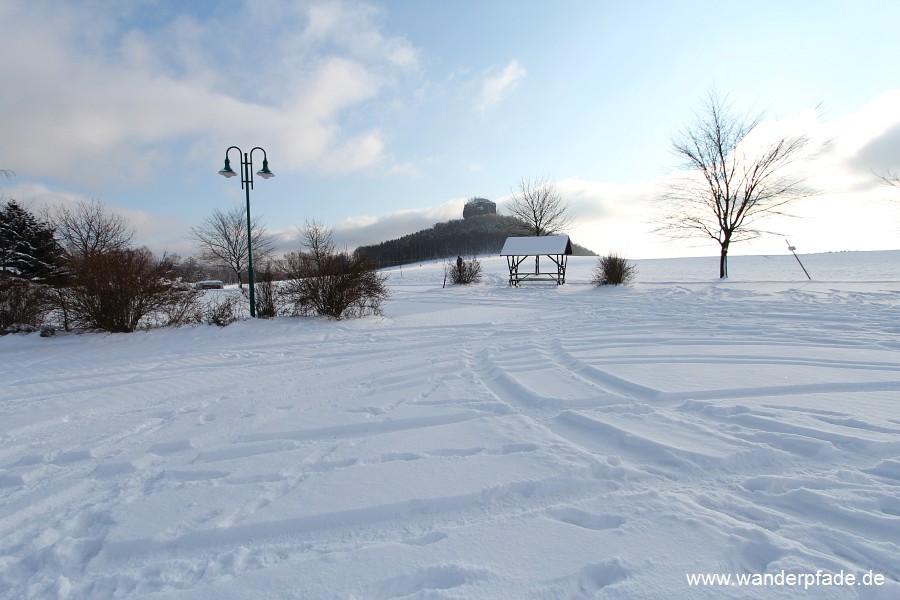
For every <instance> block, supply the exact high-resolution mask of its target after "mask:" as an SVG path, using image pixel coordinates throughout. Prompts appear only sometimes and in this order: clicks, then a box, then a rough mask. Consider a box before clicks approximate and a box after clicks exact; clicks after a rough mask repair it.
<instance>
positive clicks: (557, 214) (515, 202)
mask: <svg viewBox="0 0 900 600" xmlns="http://www.w3.org/2000/svg"><path fill="white" fill-rule="evenodd" d="M507 208H508V209H509V212H510V214H511V215H512V216H513V217H515V218H516V219H518V220H519V221H521V222H522V225H523V228H524V229H525V230H526V231H527V232H528V233H530V234H531V235H554V234H556V233H562V232H564V231H566V230H567V229H569V228H570V227H571V226H572V222H573V218H572V216H571V214H570V211H569V204H568V202H566V201H565V200H563V197H562V195H561V194H560V193H559V191H558V190H557V189H556V184H555V183H554V182H552V181H550V180H549V179H548V178H547V177H535V178H534V179H522V180H521V181H520V182H519V188H518V190H515V191H513V194H512V198H511V200H510V202H509V204H508V205H507Z"/></svg>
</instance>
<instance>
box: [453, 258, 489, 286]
mask: <svg viewBox="0 0 900 600" xmlns="http://www.w3.org/2000/svg"><path fill="white" fill-rule="evenodd" d="M448 276H449V279H450V281H451V282H452V283H453V284H456V285H468V284H470V283H478V282H479V281H481V261H479V260H478V259H477V258H475V257H474V256H473V257H471V258H470V259H468V260H462V259H460V258H457V259H456V260H455V261H454V260H450V259H448V260H447V263H446V264H445V265H444V279H445V281H446V279H447V278H448Z"/></svg>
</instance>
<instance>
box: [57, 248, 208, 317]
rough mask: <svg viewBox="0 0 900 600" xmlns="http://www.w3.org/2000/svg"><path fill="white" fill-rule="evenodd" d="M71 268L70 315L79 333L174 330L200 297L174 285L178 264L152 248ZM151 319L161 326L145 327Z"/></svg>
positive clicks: (94, 257)
mask: <svg viewBox="0 0 900 600" xmlns="http://www.w3.org/2000/svg"><path fill="white" fill-rule="evenodd" d="M70 267H71V269H70V273H71V284H70V286H69V288H68V294H67V296H68V300H67V301H68V305H69V306H68V312H69V318H70V319H71V321H72V323H73V324H74V325H75V326H76V327H78V328H83V329H93V330H99V331H108V332H112V333H128V332H131V331H135V330H136V329H138V327H139V326H141V325H142V324H143V325H145V326H150V325H153V324H168V323H169V322H170V321H171V317H173V316H174V315H176V314H177V313H180V314H187V312H188V311H186V310H185V308H184V307H185V305H186V304H188V305H189V303H190V301H191V299H192V298H193V297H195V296H194V292H193V290H191V289H190V288H189V287H188V286H182V285H178V284H176V283H175V282H173V281H171V280H170V279H168V275H169V273H170V271H171V269H172V261H171V260H170V259H168V258H166V257H163V258H162V259H157V258H156V257H154V256H153V253H152V252H150V250H148V249H146V248H142V249H138V250H114V251H110V252H104V253H95V254H87V255H83V256H79V257H74V258H73V259H72V260H71V261H70ZM150 317H155V318H156V319H157V321H155V322H153V321H150V322H143V323H142V321H145V319H148V318H150ZM159 319H166V321H165V322H161V321H159Z"/></svg>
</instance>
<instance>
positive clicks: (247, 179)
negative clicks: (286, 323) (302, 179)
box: [219, 146, 275, 317]
mask: <svg viewBox="0 0 900 600" xmlns="http://www.w3.org/2000/svg"><path fill="white" fill-rule="evenodd" d="M232 150H237V151H238V156H239V157H240V159H241V189H243V190H244V191H245V192H246V196H247V279H248V280H249V285H250V316H251V317H256V300H255V299H254V296H253V242H252V238H253V229H252V228H251V226H250V190H252V189H253V153H254V152H256V151H257V150H259V151H260V152H262V153H263V166H262V169H260V170H259V171H257V172H256V174H257V175H259V176H260V177H262V178H263V179H268V178H269V177H275V173H273V172H272V171H270V170H269V160H268V159H267V158H266V151H265V150H263V149H262V148H260V147H259V146H256V147H255V148H253V149H252V150H250V152H242V151H241V149H240V148H238V147H237V146H230V147H229V148H228V150H226V151H225V166H224V167H223V168H222V170H221V171H219V175H221V176H222V177H234V176H235V175H237V173H235V172H234V171H233V170H232V168H231V161H230V160H228V153H229V152H231V151H232Z"/></svg>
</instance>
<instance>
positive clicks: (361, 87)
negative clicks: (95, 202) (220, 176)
mask: <svg viewBox="0 0 900 600" xmlns="http://www.w3.org/2000/svg"><path fill="white" fill-rule="evenodd" d="M51 4H52V5H47V4H45V3H42V2H40V0H37V1H34V2H30V1H29V2H25V1H21V0H10V1H9V2H4V3H3V7H2V8H0V38H2V39H4V43H6V44H8V45H10V47H15V48H17V52H16V57H15V58H14V57H13V56H12V55H11V54H10V53H5V54H4V55H2V56H0V79H2V80H4V81H8V82H15V85H9V86H6V88H5V89H4V93H3V94H2V95H0V130H2V131H3V132H4V135H3V136H2V137H0V165H5V166H7V167H8V168H13V169H15V170H16V171H17V172H19V173H20V174H22V175H23V176H36V177H55V178H58V179H59V180H61V181H63V180H64V181H70V182H78V183H83V182H87V181H91V182H103V181H110V180H119V181H134V180H141V179H145V178H147V177H149V176H150V174H151V173H153V172H155V171H157V170H158V169H159V168H160V167H161V166H163V165H164V164H165V163H166V162H167V161H172V160H179V159H180V158H181V157H174V156H171V152H169V151H166V149H165V148H164V145H166V144H169V143H172V142H177V143H178V144H180V146H181V147H182V148H188V151H187V158H188V159H193V160H200V159H201V157H202V159H203V160H208V157H209V156H210V155H216V156H217V155H219V154H221V149H222V148H224V147H226V146H227V145H229V144H231V143H234V142H235V141H236V140H253V142H250V143H259V144H261V145H264V146H265V147H266V148H267V149H268V150H270V151H272V150H275V153H276V154H277V155H278V156H279V163H280V165H281V167H282V168H285V167H288V168H297V167H304V166H306V167H313V168H322V169H325V170H330V171H333V170H335V165H336V162H335V161H336V160H339V159H344V158H346V159H348V160H347V161H346V162H345V163H344V167H343V168H342V169H341V170H352V169H355V168H366V167H368V166H370V165H372V164H373V163H375V162H377V161H378V160H380V154H381V152H382V151H383V148H384V141H383V140H382V139H381V136H380V134H378V133H377V132H372V131H359V130H358V129H356V128H353V127H348V126H347V124H346V123H344V116H345V114H346V113H347V111H349V110H351V109H352V108H353V107H356V106H359V105H361V104H362V103H364V102H369V101H371V100H372V99H373V98H375V97H376V96H378V95H379V94H381V93H382V92H383V91H384V90H385V88H386V86H388V85H390V81H391V79H392V78H393V77H395V76H396V75H397V74H398V73H402V71H404V70H408V69H414V68H416V64H417V55H416V51H415V49H414V48H412V47H411V46H410V45H409V44H408V43H407V42H406V41H405V40H403V39H402V38H392V37H388V36H385V35H384V34H382V33H381V31H380V30H379V23H378V18H377V17H378V11H377V10H375V9H366V8H365V5H359V6H357V5H354V4H346V3H323V4H313V5H302V7H298V5H296V4H292V3H285V4H283V5H275V4H272V3H266V4H267V5H269V9H270V10H269V12H264V11H258V10H257V9H255V8H254V7H253V3H248V4H247V6H246V7H244V9H242V10H239V11H237V13H236V14H232V13H231V12H229V13H227V14H225V13H222V14H221V15H218V14H217V15H215V16H212V17H210V20H209V21H208V22H207V21H204V23H203V26H202V27H200V25H199V24H198V23H197V22H195V21H194V20H192V19H191V18H190V17H188V16H184V15H179V14H175V13H173V14H171V15H167V16H166V17H164V18H163V19H162V24H161V25H159V26H157V28H156V29H153V30H150V29H146V30H145V29H142V27H144V25H143V24H142V23H141V22H140V21H135V22H134V23H132V24H130V25H129V24H128V16H129V15H128V14H127V13H128V12H129V10H132V9H133V7H128V6H127V5H122V6H120V5H115V7H114V8H112V9H111V8H110V6H109V5H107V4H106V3H103V5H102V6H103V7H104V10H102V11H97V10H94V9H95V8H96V7H93V6H91V5H90V4H87V5H82V4H81V3H78V4H59V3H51ZM172 6H176V5H172ZM279 6H280V7H281V8H282V9H284V10H280V9H279V10H275V9H278V8H279ZM326 16H327V18H326ZM275 18H280V19H282V20H283V21H284V22H281V23H280V26H279V27H276V28H274V29H273V30H272V31H271V33H269V32H268V31H267V35H266V36H258V37H254V36H252V35H251V33H249V32H246V33H241V32H242V31H243V30H245V29H247V30H250V31H251V32H252V31H258V30H259V29H258V27H256V26H259V25H260V23H259V22H258V21H259V20H260V19H269V20H272V19H275ZM166 19H168V20H166ZM242 19H244V20H247V21H248V23H247V24H246V25H247V26H246V27H242V26H241V25H242V23H241V20H242ZM306 23H308V26H307V27H305V28H304V27H303V25H304V24H306ZM235 38H237V39H235ZM244 42H247V43H246V44H244ZM244 51H245V52H246V54H247V56H246V57H244V56H243V55H242V54H241V52H244ZM23 56H25V57H27V60H23V59H22V58H21V57H23ZM257 140H258V142H257Z"/></svg>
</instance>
